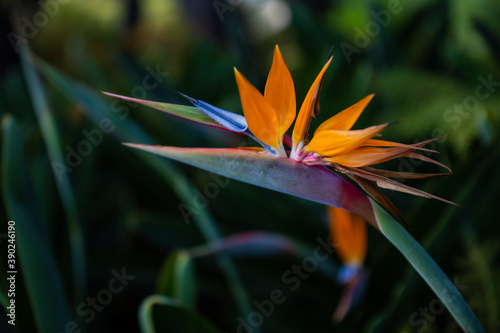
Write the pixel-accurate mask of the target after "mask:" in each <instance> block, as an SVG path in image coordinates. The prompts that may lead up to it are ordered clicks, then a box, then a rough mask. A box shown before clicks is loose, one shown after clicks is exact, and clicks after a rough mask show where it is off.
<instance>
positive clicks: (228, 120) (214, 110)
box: [179, 93, 248, 133]
mask: <svg viewBox="0 0 500 333" xmlns="http://www.w3.org/2000/svg"><path fill="white" fill-rule="evenodd" d="M179 94H180V95H181V96H183V97H185V98H186V99H187V100H188V101H190V102H191V103H193V105H194V106H196V107H197V108H198V109H200V110H201V111H203V112H204V113H205V114H206V115H207V116H209V117H210V118H212V119H213V120H215V121H216V122H218V123H219V124H221V125H222V126H224V127H225V128H227V129H228V130H230V131H233V132H238V133H239V132H247V130H248V125H247V121H246V119H245V117H243V116H242V115H239V114H236V113H232V112H229V111H226V110H223V109H220V108H218V107H215V106H213V105H210V104H208V103H206V102H203V101H200V100H198V99H194V98H192V97H189V96H187V95H184V94H182V93H179Z"/></svg>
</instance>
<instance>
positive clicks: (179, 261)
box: [157, 250, 196, 309]
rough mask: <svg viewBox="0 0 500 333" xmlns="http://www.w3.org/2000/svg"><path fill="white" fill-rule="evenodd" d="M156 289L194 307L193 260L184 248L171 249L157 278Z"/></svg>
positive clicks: (187, 306) (189, 306)
mask: <svg viewBox="0 0 500 333" xmlns="http://www.w3.org/2000/svg"><path fill="white" fill-rule="evenodd" d="M157 285H158V287H157V290H158V292H159V293H161V294H163V295H165V296H169V297H171V298H173V299H175V300H177V301H178V302H179V303H180V304H183V305H184V306H185V307H186V308H189V309H194V305H195V298H196V277H195V272H194V266H193V262H192V261H191V258H190V255H189V253H188V252H187V251H185V250H176V251H172V252H171V254H170V255H169V256H168V258H167V259H166V261H165V264H164V265H163V268H162V269H161V272H160V275H159V278H158V283H157Z"/></svg>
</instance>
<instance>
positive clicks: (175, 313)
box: [139, 295, 219, 333]
mask: <svg viewBox="0 0 500 333" xmlns="http://www.w3.org/2000/svg"><path fill="white" fill-rule="evenodd" d="M139 325H140V328H141V332H143V333H155V332H176V333H192V332H204V333H218V332H219V331H218V330H217V329H216V328H215V327H213V326H212V324H210V323H209V322H208V321H207V320H206V319H204V318H203V317H201V316H200V315H198V314H196V313H194V312H192V311H190V310H188V309H186V308H185V307H183V306H182V305H181V304H179V303H178V302H176V301H175V300H173V299H171V298H169V297H165V296H162V295H151V296H149V297H147V298H146V299H145V300H144V301H143V302H142V304H141V306H140V308H139Z"/></svg>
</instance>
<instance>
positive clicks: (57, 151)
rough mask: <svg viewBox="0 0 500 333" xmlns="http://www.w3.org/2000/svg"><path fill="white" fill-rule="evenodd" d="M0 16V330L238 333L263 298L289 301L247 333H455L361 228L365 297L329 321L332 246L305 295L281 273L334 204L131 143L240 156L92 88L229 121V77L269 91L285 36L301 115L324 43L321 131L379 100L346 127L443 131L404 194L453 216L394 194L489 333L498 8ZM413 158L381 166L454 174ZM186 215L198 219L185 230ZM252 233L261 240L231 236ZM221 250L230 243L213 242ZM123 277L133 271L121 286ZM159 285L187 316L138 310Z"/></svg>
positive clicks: (320, 233) (127, 10)
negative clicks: (225, 176)
mask: <svg viewBox="0 0 500 333" xmlns="http://www.w3.org/2000/svg"><path fill="white" fill-rule="evenodd" d="M0 9H1V12H0V15H1V18H0V34H1V39H0V57H1V58H0V59H1V60H0V73H1V74H0V75H1V76H0V87H1V90H0V119H1V122H2V126H1V129H0V131H1V138H0V143H1V144H0V158H1V165H0V167H1V193H0V199H1V202H2V204H1V205H0V216H1V220H2V221H4V222H2V229H1V230H0V232H1V233H2V234H0V236H2V238H0V240H1V241H2V242H1V246H0V248H1V249H2V250H1V251H2V253H1V255H0V258H1V259H0V277H1V282H0V286H1V288H0V301H1V303H2V305H3V306H4V308H5V307H6V306H7V304H8V301H9V299H8V297H7V291H8V289H9V285H8V283H7V280H6V277H7V273H6V271H7V266H6V257H7V244H8V241H7V240H8V238H7V236H6V235H7V234H6V233H7V221H9V220H14V221H15V222H16V242H17V243H16V245H17V252H16V260H17V269H18V274H17V275H16V298H15V299H16V326H15V328H14V327H12V326H11V325H9V324H7V320H3V319H2V320H0V331H2V332H35V331H39V332H43V331H49V330H48V329H47V328H50V331H51V332H55V331H57V332H64V331H67V332H72V331H74V332H78V329H81V330H82V331H84V332H137V331H139V330H140V327H139V320H143V321H144V320H145V318H147V317H148V316H150V315H152V316H153V322H154V323H155V325H156V327H157V328H158V331H163V330H165V331H169V332H199V331H208V328H205V329H202V328H200V327H197V328H196V325H202V324H200V321H201V320H202V319H200V318H201V317H204V318H205V320H206V321H208V322H210V323H211V324H212V325H213V326H215V327H216V328H217V329H218V330H219V331H220V332H237V330H238V325H240V321H238V318H240V316H242V317H243V318H245V320H247V322H248V312H247V314H245V315H243V313H245V309H246V311H248V310H249V309H250V310H251V311H255V310H256V309H258V307H256V306H255V304H253V305H252V306H253V309H251V308H249V305H250V304H251V303H252V302H254V301H256V303H259V304H264V303H265V304H268V303H266V302H265V301H266V300H270V299H271V298H270V297H271V296H270V295H271V293H272V291H273V290H275V289H278V290H281V291H283V293H284V297H285V298H286V300H283V302H282V303H281V304H275V305H274V309H273V310H272V311H270V312H272V313H270V314H269V316H266V313H265V311H262V310H260V317H259V315H254V317H253V320H254V322H257V323H258V325H257V324H256V325H254V326H259V327H252V328H251V330H253V331H251V330H249V329H246V330H247V331H251V332H259V331H260V332H332V331H335V332H336V331H338V332H456V331H459V329H458V326H457V325H456V324H455V322H454V320H453V318H452V317H451V316H450V315H449V313H448V312H447V311H445V310H443V308H442V306H441V305H440V303H438V302H437V300H436V297H435V295H434V294H433V293H432V292H431V290H430V289H429V288H428V286H427V285H426V284H425V283H424V282H423V281H422V280H421V279H420V277H419V276H418V275H416V273H415V272H414V271H413V269H412V268H411V266H410V265H409V264H408V263H407V262H406V261H405V260H404V258H403V257H402V256H401V255H400V254H399V252H398V251H397V250H396V249H394V248H393V247H392V246H391V245H390V244H389V243H388V242H387V241H386V240H385V239H384V238H383V237H381V236H380V235H379V234H378V233H376V232H375V231H374V230H373V228H369V235H368V236H369V245H368V246H369V248H368V257H367V260H366V266H367V268H368V269H369V270H370V278H369V281H368V284H367V286H366V291H365V294H364V295H363V296H362V297H361V298H360V301H359V304H358V306H357V307H355V308H354V309H353V310H352V312H351V313H350V314H349V315H348V316H347V317H346V318H345V320H344V321H343V322H342V323H340V324H334V323H332V320H331V315H332V313H333V311H334V309H335V307H336V304H337V302H338V299H339V297H340V293H341V290H342V289H341V286H340V285H338V284H337V282H336V279H335V272H336V269H337V267H338V264H339V261H338V259H337V257H336V256H335V255H332V256H331V257H330V258H329V260H328V261H327V262H323V263H320V265H319V267H318V269H316V270H314V271H313V272H311V273H310V274H309V275H308V276H307V278H300V280H299V282H300V285H299V286H298V287H297V288H296V289H295V290H291V287H292V286H295V284H292V283H287V281H286V279H284V278H283V275H284V274H285V273H286V272H287V271H288V270H291V269H292V268H293V267H294V265H301V263H302V261H303V260H304V257H305V258H307V257H308V256H310V253H311V252H310V251H312V250H313V249H314V248H315V247H316V246H318V244H319V243H318V240H317V239H318V238H320V239H326V237H327V235H328V229H327V224H326V222H327V221H326V214H325V210H324V207H322V206H320V205H318V204H314V203H310V202H306V201H304V200H301V199H298V198H294V197H290V196H287V195H283V194H279V193H275V192H271V191H268V190H265V189H261V188H257V187H253V186H251V185H247V184H242V183H238V182H237V181H229V182H228V183H227V184H226V182H222V181H221V180H220V179H219V181H221V183H218V182H217V181H216V180H214V179H213V178H212V176H213V175H210V174H208V173H207V172H205V171H203V170H198V169H194V168H191V167H187V166H185V165H181V164H177V163H174V162H171V161H168V160H166V159H161V158H156V157H152V156H151V155H148V154H142V153H137V152H135V151H132V150H131V149H130V148H127V147H124V146H123V145H122V144H121V143H122V142H139V143H153V144H155V143H156V144H160V145H172V146H186V147H188V146H193V147H194V146H199V147H235V146H238V145H240V144H242V143H246V140H245V139H244V138H243V137H240V136H238V135H236V134H229V133H225V132H221V131H218V130H216V129H211V128H205V127H204V126H202V125H197V124H194V123H190V122H188V121H185V120H182V119H176V118H174V117H172V116H168V115H165V114H162V113H160V112H158V111H155V110H153V109H149V108H146V107H141V106H135V105H133V104H129V103H125V102H119V101H117V100H116V99H113V98H110V97H107V96H105V95H103V94H101V93H100V91H108V92H113V93H118V94H122V95H126V96H132V97H137V98H144V99H148V100H156V101H162V102H171V103H181V104H186V101H184V100H183V99H182V98H181V97H180V96H179V95H177V94H176V93H175V91H181V92H184V93H186V94H188V95H190V96H193V97H196V98H199V99H202V100H204V101H207V102H209V103H211V104H213V105H216V106H218V107H221V108H224V109H226V110H231V111H233V112H241V107H240V103H239V96H238V93H237V87H236V84H235V81H234V77H233V66H236V67H237V68H238V69H239V70H240V71H241V72H242V73H243V74H244V75H245V76H246V77H247V78H248V79H249V80H250V81H251V82H252V83H253V84H255V85H256V87H258V88H259V89H261V91H262V90H263V87H264V84H265V80H266V77H267V73H268V70H269V68H270V65H271V60H272V53H273V49H274V45H275V44H278V45H279V46H280V49H281V51H282V53H283V55H284V57H285V60H286V62H287V64H288V66H289V68H290V71H291V74H292V77H293V79H294V82H295V89H296V93H297V100H298V104H300V103H301V101H302V99H303V98H304V96H305V94H306V92H307V90H308V89H309V86H310V84H311V83H312V81H313V80H314V78H315V76H316V75H317V73H318V72H319V70H320V69H321V66H322V65H323V63H324V62H325V60H326V58H327V55H328V52H329V50H330V48H331V46H332V45H334V46H335V47H334V61H333V63H332V65H331V66H330V68H329V70H328V72H327V74H326V79H325V82H324V86H323V90H322V99H321V106H322V113H321V115H320V116H319V119H318V120H317V121H314V122H313V124H312V127H313V128H314V127H315V126H317V125H318V124H319V123H321V121H323V120H326V119H327V118H329V117H330V116H332V115H333V114H335V113H337V112H339V111H341V110H343V109H344V108H346V107H348V106H350V105H352V104H354V103H355V102H357V101H358V100H359V99H361V98H363V97H364V96H366V95H367V94H370V93H376V96H375V98H374V99H373V101H372V102H371V104H370V105H369V107H368V108H367V109H366V111H365V112H364V113H363V115H362V116H361V118H360V120H359V121H358V123H357V124H356V128H364V127H367V126H370V125H374V124H380V123H384V122H388V121H393V120H398V119H402V120H403V121H401V122H400V123H398V124H397V125H394V126H390V127H389V128H387V129H386V130H384V135H383V138H384V139H387V140H391V141H398V142H406V143H413V142H416V141H422V140H425V139H429V138H432V137H436V136H441V135H443V134H445V133H447V134H448V136H446V137H445V138H443V139H441V140H439V141H437V142H436V143H435V144H434V145H433V147H430V148H433V149H436V150H438V151H439V152H440V154H439V155H435V156H433V158H435V159H437V160H438V161H440V162H442V163H445V164H447V165H449V166H450V167H451V168H452V170H453V174H452V175H450V176H447V177H443V178H437V179H429V180H423V181H418V182H417V181H414V182H410V181H407V182H405V183H406V184H409V185H412V186H415V187H418V188H420V189H423V190H425V191H428V192H430V193H433V194H435V195H438V196H440V197H444V198H446V199H449V200H452V201H455V202H457V203H459V204H461V205H462V206H463V207H462V208H456V207H453V206H449V205H446V204H444V203H441V202H437V201H431V200H427V199H422V198H416V197H412V196H409V195H406V194H401V193H392V192H390V191H385V192H384V193H386V194H387V195H388V196H389V197H390V198H391V200H393V202H394V203H395V204H396V205H397V206H398V208H399V209H400V210H401V212H402V214H403V216H404V217H405V218H406V220H407V221H408V223H409V225H410V227H411V229H412V233H413V235H414V236H415V238H416V239H417V240H419V241H420V242H421V244H423V246H424V247H425V248H426V249H427V250H428V251H429V253H430V254H431V255H432V256H433V258H434V259H435V260H436V261H437V263H438V264H439V265H440V266H441V267H442V268H443V270H444V271H445V272H446V273H447V275H448V276H449V277H450V279H451V280H452V281H454V282H455V283H456V284H457V287H458V288H459V290H460V291H461V292H462V294H463V295H464V297H465V299H466V300H467V302H468V303H469V305H470V306H471V308H472V309H473V311H474V312H475V313H476V315H477V316H478V318H479V320H480V322H481V323H482V324H483V326H484V328H485V330H486V331H487V332H497V331H499V330H500V323H499V318H500V316H499V311H500V310H499V308H500V304H499V301H500V291H499V289H500V285H499V284H498V281H500V269H499V266H498V259H499V253H500V245H499V241H498V239H499V235H500V226H499V224H498V222H499V218H498V215H495V214H496V213H495V209H496V208H498V188H499V187H500V177H499V174H498V172H497V170H498V167H497V166H498V162H499V153H500V148H499V147H500V138H499V135H498V129H499V118H500V117H499V105H500V91H499V90H500V68H499V62H498V59H499V57H500V34H499V32H500V20H498V18H499V17H500V16H499V15H500V3H498V1H494V0H480V1H474V2H472V1H469V2H468V1H444V0H429V1H419V2H417V1H410V0H402V1H360V0H359V1H299V0H296V1H289V2H286V1H278V0H261V1H249V0H240V1H238V0H233V1H229V0H227V1H222V0H220V1H217V0H216V1H210V0H190V1H160V0H149V1H95V0H87V1H78V0H60V1H57V0H52V1H50V0H49V1H39V2H37V1H8V0H4V1H0ZM20 59H23V60H20ZM152 73H156V74H155V75H152ZM151 78H156V80H154V79H151ZM485 82H486V84H485ZM487 82H490V83H489V84H488V83H487ZM416 162H417V161H413V160H396V161H392V162H391V163H388V165H387V168H389V169H392V170H397V171H398V170H399V171H412V172H442V171H444V170H440V169H439V168H438V167H437V166H434V165H422V164H421V163H416ZM214 184H218V185H217V186H214ZM221 184H222V185H221ZM211 186H212V188H211ZM212 190H213V191H214V192H210V191H212ZM207 191H208V192H207ZM207 193H208V194H207ZM181 204H184V205H187V206H190V207H198V208H200V209H197V208H195V209H194V210H192V212H194V213H193V214H192V215H191V216H189V218H188V219H185V215H186V214H184V216H183V214H182V211H181V210H180V209H179V205H181ZM197 205H198V206H197ZM248 231H258V232H259V233H256V234H255V233H254V234H243V236H242V233H244V232H248ZM231 236H235V237H236V238H232V241H231V238H229V240H228V239H227V237H231ZM220 237H222V243H221V244H224V245H226V246H227V247H228V250H227V251H219V250H217V251H218V252H217V251H216V250H214V249H213V248H211V247H210V244H213V243H214V242H215V241H216V240H217V239H218V238H220ZM244 244H247V245H244ZM210 251H216V254H215V255H214V254H211V252H210ZM123 272H125V273H126V275H127V276H128V277H129V279H128V280H127V279H125V280H119V279H117V278H116V275H120V274H122V273H123ZM122 279H123V278H122ZM118 281H121V282H118ZM121 287H123V288H121ZM153 294H156V295H164V296H169V297H170V298H169V299H174V300H177V301H178V302H180V303H182V304H183V306H185V307H186V308H189V309H191V310H190V311H191V312H188V311H182V310H179V309H178V308H175V307H172V306H167V305H163V306H162V305H156V306H154V307H152V308H151V307H148V304H152V303H155V302H156V303H157V302H163V303H165V302H164V301H165V299H164V298H161V297H160V296H158V298H147V297H148V296H150V295H153ZM92 299H96V300H97V303H95V305H92V304H93V303H92ZM99 299H100V300H101V301H99ZM144 300H146V301H144ZM143 301H144V302H143ZM99 302H100V303H99ZM262 302H264V303H262ZM103 303H105V304H103ZM141 304H142V305H141ZM151 309H152V310H151ZM262 314H264V316H263V315H262ZM5 318H7V319H9V318H8V317H5ZM139 318H141V319H139ZM260 318H262V320H261V321H259V320H260ZM71 321H74V322H75V323H74V324H73V323H71ZM68 323H69V324H68ZM13 328H14V329H13ZM162 329H163V330H162ZM142 331H143V332H152V330H150V329H149V328H147V327H143V329H142ZM240 331H242V332H244V331H245V329H243V328H240Z"/></svg>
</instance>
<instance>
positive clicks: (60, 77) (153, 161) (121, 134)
mask: <svg viewBox="0 0 500 333" xmlns="http://www.w3.org/2000/svg"><path fill="white" fill-rule="evenodd" d="M36 63H37V65H38V67H39V68H40V70H41V71H42V73H43V75H44V77H45V78H46V79H47V80H48V81H49V82H51V84H53V86H54V87H55V88H57V89H58V90H59V91H61V92H62V94H63V95H64V96H66V97H68V98H69V99H70V100H72V101H74V102H75V103H76V102H78V103H80V104H81V105H83V106H84V111H85V113H86V115H87V116H88V117H89V118H90V119H91V120H92V121H93V122H94V123H95V124H99V122H100V121H101V120H102V119H103V117H106V118H107V119H109V120H110V121H111V123H113V124H114V126H115V130H114V131H113V132H112V133H111V135H112V136H113V137H115V139H116V140H117V141H119V142H123V141H141V142H148V143H154V140H153V139H152V138H151V137H150V136H149V135H148V134H147V133H146V132H145V131H144V130H143V129H142V128H141V127H140V126H139V125H138V124H137V123H135V122H134V121H133V120H131V119H130V118H127V117H123V114H120V113H117V112H116V110H113V109H110V107H109V103H107V102H106V101H105V100H104V99H103V97H102V95H101V94H97V93H96V92H95V91H92V90H90V89H88V88H87V87H85V86H83V85H81V84H79V83H77V82H74V81H72V80H71V79H70V78H68V77H67V76H65V75H64V74H63V73H61V72H59V71H58V70H56V69H55V68H53V67H51V66H50V65H48V64H46V63H45V62H43V61H42V60H38V59H37V62H36ZM137 156H138V157H139V158H140V159H142V160H143V161H144V162H145V163H146V164H148V165H149V166H150V168H151V169H152V170H154V171H155V172H156V173H157V174H158V175H159V176H160V177H161V178H162V179H163V181H164V182H165V184H167V185H168V186H169V187H171V188H172V189H173V190H174V191H175V193H176V194H177V196H178V197H179V198H180V200H181V201H182V202H192V200H193V192H192V188H193V187H194V186H193V185H192V184H191V183H190V182H189V180H188V179H187V178H186V177H185V175H184V174H183V173H181V172H180V171H179V170H178V169H177V168H176V167H175V165H174V164H171V163H165V160H164V159H162V158H159V157H156V156H153V155H151V154H147V153H143V152H140V151H137ZM193 221H194V222H195V223H196V225H197V227H198V228H199V229H200V231H201V233H202V234H203V236H204V237H205V239H207V241H208V242H214V241H216V240H218V239H219V238H220V233H219V231H218V228H217V226H216V223H215V221H214V220H213V218H212V216H211V215H210V213H209V211H208V209H202V210H200V211H198V213H197V214H194V215H193ZM216 260H217V263H218V265H219V266H220V268H221V270H222V272H223V274H224V275H225V277H226V279H227V281H228V286H229V289H230V291H231V293H232V295H233V297H234V300H235V302H236V304H237V306H238V310H239V312H240V314H241V315H242V316H247V315H248V314H249V313H250V312H252V310H253V308H252V305H251V304H250V300H249V297H248V295H247V293H246V291H245V289H244V288H243V285H242V283H241V281H240V278H239V276H238V272H237V270H236V268H235V266H234V264H233V263H232V261H231V260H230V258H229V257H228V256H227V255H225V254H220V255H219V256H218V258H217V259H216ZM255 333H258V330H257V329H255Z"/></svg>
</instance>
